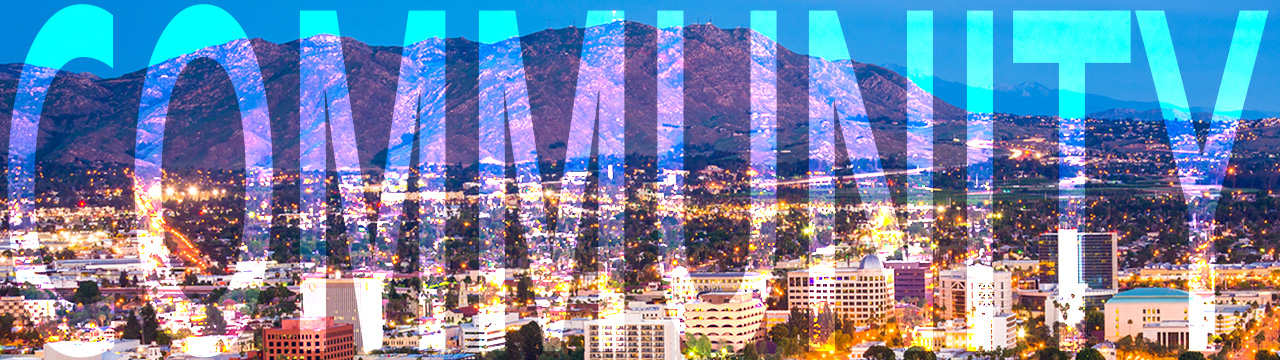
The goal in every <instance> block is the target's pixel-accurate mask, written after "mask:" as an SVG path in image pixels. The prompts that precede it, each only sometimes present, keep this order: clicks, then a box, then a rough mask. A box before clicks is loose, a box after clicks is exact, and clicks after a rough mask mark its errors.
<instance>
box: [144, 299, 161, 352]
mask: <svg viewBox="0 0 1280 360" xmlns="http://www.w3.org/2000/svg"><path fill="white" fill-rule="evenodd" d="M141 315H142V316H141V318H139V319H138V320H140V321H141V322H142V343H143V344H150V343H152V342H157V343H159V340H160V339H159V335H160V334H159V332H158V331H157V330H158V329H159V328H160V322H159V320H158V319H156V308H155V307H154V306H151V303H150V302H148V303H147V305H146V306H143V307H142V312H141ZM166 337H167V335H166Z"/></svg>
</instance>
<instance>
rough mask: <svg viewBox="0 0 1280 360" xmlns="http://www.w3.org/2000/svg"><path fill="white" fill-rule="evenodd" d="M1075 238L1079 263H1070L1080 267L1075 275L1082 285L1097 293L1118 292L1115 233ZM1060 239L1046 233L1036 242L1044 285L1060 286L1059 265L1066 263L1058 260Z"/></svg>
mask: <svg viewBox="0 0 1280 360" xmlns="http://www.w3.org/2000/svg"><path fill="white" fill-rule="evenodd" d="M1076 234H1077V235H1076V240H1078V241H1076V242H1075V244H1077V246H1078V248H1077V249H1076V254H1079V259H1078V260H1077V261H1075V262H1070V263H1073V264H1079V269H1078V272H1077V274H1076V275H1078V276H1079V277H1078V278H1079V280H1080V282H1081V283H1084V284H1086V285H1089V288H1090V289H1094V290H1117V289H1119V276H1118V275H1117V274H1118V272H1119V262H1118V261H1117V259H1116V254H1117V253H1116V242H1117V241H1118V239H1119V236H1118V235H1117V234H1116V233H1114V232H1106V233H1084V232H1077V233H1076ZM1058 236H1059V234H1058V233H1045V234H1042V235H1040V237H1039V239H1038V241H1037V243H1038V247H1039V253H1040V282H1042V283H1055V284H1056V283H1058V276H1059V271H1060V269H1059V264H1060V263H1063V262H1062V261H1061V259H1059V246H1060V245H1059V241H1058V240H1059V239H1058Z"/></svg>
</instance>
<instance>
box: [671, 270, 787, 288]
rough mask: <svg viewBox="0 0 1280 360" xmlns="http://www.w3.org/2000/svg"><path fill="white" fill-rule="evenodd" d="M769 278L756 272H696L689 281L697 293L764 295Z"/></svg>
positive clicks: (690, 275)
mask: <svg viewBox="0 0 1280 360" xmlns="http://www.w3.org/2000/svg"><path fill="white" fill-rule="evenodd" d="M768 280H769V279H768V278H766V277H765V276H764V275H762V274H760V273H754V272H696V273H690V274H689V281H690V282H691V283H692V284H693V290H694V291H696V292H697V293H704V292H712V291H715V292H747V293H750V292H758V293H764V292H765V289H766V286H767V285H768Z"/></svg>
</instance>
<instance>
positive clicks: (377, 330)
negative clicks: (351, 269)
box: [301, 277, 383, 354]
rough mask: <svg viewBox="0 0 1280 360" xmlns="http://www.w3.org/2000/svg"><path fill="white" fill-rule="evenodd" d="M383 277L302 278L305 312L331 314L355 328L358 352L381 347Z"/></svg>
mask: <svg viewBox="0 0 1280 360" xmlns="http://www.w3.org/2000/svg"><path fill="white" fill-rule="evenodd" d="M382 280H383V279H382V278H380V277H366V278H342V279H328V278H306V279H303V281H302V286H301V290H302V315H303V317H308V318H320V317H332V318H333V321H334V323H337V324H350V325H352V326H354V327H355V330H354V331H355V339H356V340H355V344H356V349H357V350H358V351H359V353H361V354H364V353H368V352H369V351H371V350H375V349H381V348H382V324H383V319H382V290H383V282H382Z"/></svg>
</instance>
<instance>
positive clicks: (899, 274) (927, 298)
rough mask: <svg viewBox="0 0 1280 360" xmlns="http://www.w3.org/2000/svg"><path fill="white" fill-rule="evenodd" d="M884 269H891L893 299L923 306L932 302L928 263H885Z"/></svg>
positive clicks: (903, 261)
mask: <svg viewBox="0 0 1280 360" xmlns="http://www.w3.org/2000/svg"><path fill="white" fill-rule="evenodd" d="M884 265H885V267H888V268H890V269H893V299H894V300H897V301H903V302H912V303H915V304H918V305H924V304H928V303H931V302H933V287H932V286H930V285H931V284H930V283H931V282H932V280H933V276H930V274H929V266H930V265H931V263H930V262H928V261H910V260H900V261H893V260H890V261H885V262H884Z"/></svg>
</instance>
